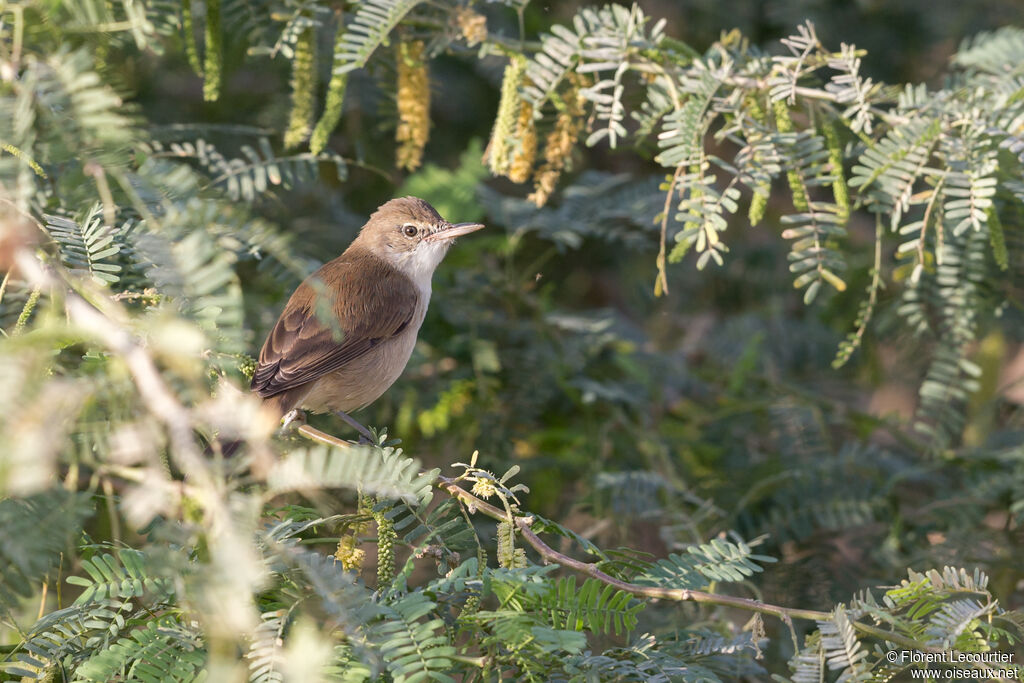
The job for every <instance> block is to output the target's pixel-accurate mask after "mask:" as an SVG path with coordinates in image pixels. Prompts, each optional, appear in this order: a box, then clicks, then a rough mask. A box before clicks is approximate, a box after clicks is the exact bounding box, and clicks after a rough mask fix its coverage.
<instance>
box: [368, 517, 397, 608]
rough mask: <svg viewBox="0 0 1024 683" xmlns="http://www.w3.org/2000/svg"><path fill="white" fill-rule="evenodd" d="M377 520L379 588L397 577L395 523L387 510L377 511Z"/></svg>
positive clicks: (375, 518)
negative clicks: (388, 516)
mask: <svg viewBox="0 0 1024 683" xmlns="http://www.w3.org/2000/svg"><path fill="white" fill-rule="evenodd" d="M373 518H374V520H375V521H376V522H377V588H378V589H380V588H383V587H384V586H388V585H390V584H391V582H392V581H393V580H394V578H395V541H396V540H398V534H397V533H395V524H394V522H392V521H391V520H390V519H388V518H387V516H386V514H385V512H375V513H374V514H373Z"/></svg>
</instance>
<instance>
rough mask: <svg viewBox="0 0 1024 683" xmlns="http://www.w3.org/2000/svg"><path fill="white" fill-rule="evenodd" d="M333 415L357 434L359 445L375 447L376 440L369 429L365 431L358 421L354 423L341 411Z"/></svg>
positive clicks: (353, 420)
mask: <svg viewBox="0 0 1024 683" xmlns="http://www.w3.org/2000/svg"><path fill="white" fill-rule="evenodd" d="M334 414H335V415H337V416H338V417H340V418H341V419H342V420H344V421H345V423H346V424H347V425H348V426H349V427H351V428H352V429H354V430H356V431H357V432H359V443H361V444H368V445H371V446H376V445H377V439H376V438H374V435H373V432H371V431H370V430H369V429H367V428H366V427H364V426H363V425H362V424H360V423H359V422H358V421H356V420H355V419H354V418H353V417H352V416H350V415H349V414H348V413H346V412H344V411H342V410H336V411H334Z"/></svg>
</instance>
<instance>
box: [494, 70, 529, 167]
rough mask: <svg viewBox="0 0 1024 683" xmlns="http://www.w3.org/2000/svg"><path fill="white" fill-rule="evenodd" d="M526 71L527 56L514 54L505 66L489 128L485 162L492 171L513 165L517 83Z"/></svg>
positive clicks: (517, 113)
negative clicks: (498, 98)
mask: <svg viewBox="0 0 1024 683" xmlns="http://www.w3.org/2000/svg"><path fill="white" fill-rule="evenodd" d="M525 75H526V57H524V56H522V55H515V56H513V57H512V60H511V61H510V62H509V63H508V66H506V67H505V75H504V77H503V78H502V81H501V100H499V102H498V115H497V116H496V117H495V119H494V128H493V129H492V130H491V142H490V144H488V145H487V154H486V158H487V165H488V167H490V169H491V173H493V174H494V175H508V171H509V168H510V167H511V165H512V152H513V147H512V138H513V134H514V133H515V127H516V123H517V120H518V117H519V109H520V107H519V86H521V85H522V84H523V76H525Z"/></svg>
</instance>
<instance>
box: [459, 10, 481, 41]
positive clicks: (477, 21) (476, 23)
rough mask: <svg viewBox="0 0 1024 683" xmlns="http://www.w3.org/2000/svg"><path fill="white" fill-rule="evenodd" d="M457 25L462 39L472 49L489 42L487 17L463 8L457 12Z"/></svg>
mask: <svg viewBox="0 0 1024 683" xmlns="http://www.w3.org/2000/svg"><path fill="white" fill-rule="evenodd" d="M455 23H457V24H458V26H459V30H460V31H461V32H462V37H463V38H465V39H466V44H467V45H469V46H470V47H473V46H474V45H479V44H480V43H482V42H484V41H485V40H487V17H485V16H484V15H482V14H479V13H478V12H474V11H473V10H471V9H470V8H468V7H463V8H461V9H459V10H458V12H456V14H455Z"/></svg>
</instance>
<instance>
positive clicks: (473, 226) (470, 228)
mask: <svg viewBox="0 0 1024 683" xmlns="http://www.w3.org/2000/svg"><path fill="white" fill-rule="evenodd" d="M482 227H484V224H483V223H456V224H455V225H447V226H445V227H443V228H441V229H440V230H438V231H437V232H435V233H433V234H431V235H430V236H428V237H427V238H426V239H427V240H430V241H432V242H448V241H450V240H453V239H455V238H456V237H462V236H463V235H468V234H469V233H471V232H476V231H477V230H479V229H480V228H482Z"/></svg>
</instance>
